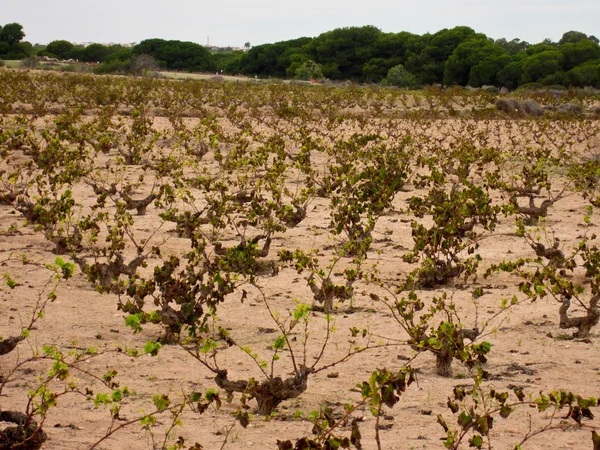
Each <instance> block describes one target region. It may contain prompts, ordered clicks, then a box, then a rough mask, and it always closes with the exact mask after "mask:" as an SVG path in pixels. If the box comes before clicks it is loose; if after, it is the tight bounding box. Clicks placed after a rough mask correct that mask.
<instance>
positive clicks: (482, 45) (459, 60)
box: [444, 35, 504, 86]
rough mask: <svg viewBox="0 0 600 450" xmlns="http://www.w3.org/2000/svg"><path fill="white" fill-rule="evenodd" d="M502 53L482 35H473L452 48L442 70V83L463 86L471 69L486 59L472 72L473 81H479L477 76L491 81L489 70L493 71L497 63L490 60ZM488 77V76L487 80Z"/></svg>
mask: <svg viewBox="0 0 600 450" xmlns="http://www.w3.org/2000/svg"><path fill="white" fill-rule="evenodd" d="M503 54H504V50H503V49H502V48H501V47H499V46H497V45H495V44H494V43H493V42H491V41H490V40H489V39H488V38H486V37H485V36H482V35H478V36H474V37H472V38H470V39H468V40H466V41H464V42H463V43H461V44H460V45H458V47H456V49H454V51H453V52H452V55H451V56H450V58H448V61H446V68H445V70H444V84H446V85H452V84H458V85H461V86H465V85H466V84H468V83H469V77H470V75H471V69H472V68H473V67H475V66H477V65H478V64H479V63H481V62H482V61H485V60H488V62H487V63H486V64H485V65H482V66H481V67H480V68H479V69H478V70H477V71H476V73H475V74H474V75H475V77H474V81H477V82H478V83H480V82H481V80H480V79H478V77H479V78H485V81H489V82H491V81H492V79H493V78H494V77H493V74H492V75H491V76H490V70H491V71H495V70H496V69H497V68H499V67H498V65H496V64H494V63H493V62H492V60H493V58H495V57H499V56H501V55H503ZM488 78H490V79H489V80H488Z"/></svg>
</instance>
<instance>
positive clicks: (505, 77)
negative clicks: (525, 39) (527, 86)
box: [496, 53, 526, 89]
mask: <svg viewBox="0 0 600 450" xmlns="http://www.w3.org/2000/svg"><path fill="white" fill-rule="evenodd" d="M520 55H522V56H517V57H515V58H514V59H513V60H512V61H511V62H509V63H508V64H507V65H506V66H504V67H503V68H502V69H500V70H499V71H498V73H497V74H496V81H497V82H498V84H499V85H501V86H504V87H506V88H508V89H516V88H517V87H518V86H519V84H520V83H521V79H522V78H523V63H524V62H525V59H526V58H525V55H524V54H523V53H521V54H520Z"/></svg>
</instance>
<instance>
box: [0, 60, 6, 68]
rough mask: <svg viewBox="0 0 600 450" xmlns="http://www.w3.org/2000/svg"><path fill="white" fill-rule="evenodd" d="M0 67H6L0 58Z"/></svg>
mask: <svg viewBox="0 0 600 450" xmlns="http://www.w3.org/2000/svg"><path fill="white" fill-rule="evenodd" d="M0 67H6V63H5V62H4V60H2V59H0Z"/></svg>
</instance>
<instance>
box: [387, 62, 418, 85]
mask: <svg viewBox="0 0 600 450" xmlns="http://www.w3.org/2000/svg"><path fill="white" fill-rule="evenodd" d="M382 84H383V85H385V86H396V87H402V88H411V87H414V86H416V85H417V84H418V83H417V79H416V78H415V76H414V75H413V74H412V73H410V72H409V71H408V70H406V69H405V68H404V66H403V65H402V64H398V65H397V66H394V67H392V68H391V69H390V70H388V74H387V77H386V78H385V80H383V81H382Z"/></svg>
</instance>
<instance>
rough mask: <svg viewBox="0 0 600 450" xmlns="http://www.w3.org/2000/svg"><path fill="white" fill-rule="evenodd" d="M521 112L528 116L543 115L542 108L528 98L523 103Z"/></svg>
mask: <svg viewBox="0 0 600 450" xmlns="http://www.w3.org/2000/svg"><path fill="white" fill-rule="evenodd" d="M523 110H524V111H525V113H526V114H528V115H530V116H543V115H544V108H542V107H541V106H540V104H539V103H538V102H536V101H535V100H532V99H530V98H529V99H527V100H525V101H524V102H523Z"/></svg>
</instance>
